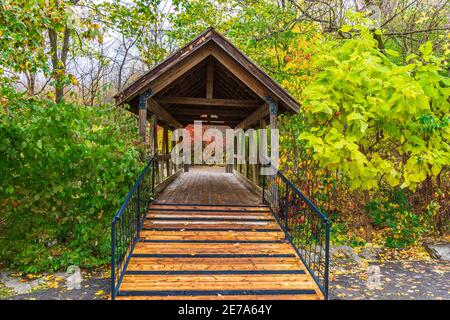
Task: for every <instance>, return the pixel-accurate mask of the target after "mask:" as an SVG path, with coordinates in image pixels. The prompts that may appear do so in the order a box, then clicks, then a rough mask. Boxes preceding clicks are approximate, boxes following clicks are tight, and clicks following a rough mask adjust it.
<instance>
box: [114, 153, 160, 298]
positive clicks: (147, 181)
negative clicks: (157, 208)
mask: <svg viewBox="0 0 450 320" xmlns="http://www.w3.org/2000/svg"><path fill="white" fill-rule="evenodd" d="M156 164H157V155H155V156H153V157H152V158H151V159H150V161H149V162H148V164H147V165H146V166H145V168H144V169H143V170H142V172H141V173H140V174H139V176H138V178H137V179H136V182H135V183H134V185H133V187H132V188H131V190H130V191H129V192H128V194H127V196H126V197H125V200H124V202H123V203H122V205H121V206H120V209H119V210H118V211H117V214H116V215H115V217H114V219H113V220H112V224H111V299H113V300H114V299H115V297H116V295H117V293H118V291H119V288H120V284H121V282H122V279H123V276H124V274H125V270H126V268H127V265H128V262H129V260H130V257H131V254H132V252H133V249H134V246H135V245H136V243H137V242H138V240H139V234H140V230H141V228H142V226H143V223H144V221H145V215H146V213H147V208H148V205H149V204H150V202H151V201H152V200H153V199H154V194H155V165H156Z"/></svg>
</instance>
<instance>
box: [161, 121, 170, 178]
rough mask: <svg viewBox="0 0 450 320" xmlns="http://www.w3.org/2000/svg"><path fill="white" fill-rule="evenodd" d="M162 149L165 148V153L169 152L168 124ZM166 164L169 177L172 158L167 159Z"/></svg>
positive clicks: (165, 127) (165, 128) (164, 132)
mask: <svg viewBox="0 0 450 320" xmlns="http://www.w3.org/2000/svg"><path fill="white" fill-rule="evenodd" d="M162 149H163V153H164V154H169V128H168V127H167V125H165V126H164V131H163V146H162ZM165 165H166V173H167V177H169V176H170V159H167V160H165Z"/></svg>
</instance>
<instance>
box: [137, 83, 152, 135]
mask: <svg viewBox="0 0 450 320" xmlns="http://www.w3.org/2000/svg"><path fill="white" fill-rule="evenodd" d="M151 95H152V90H150V89H148V90H147V91H145V92H144V93H142V94H141V95H140V96H139V134H140V136H141V137H142V140H144V142H145V141H146V137H145V136H146V131H147V100H148V98H149V97H150V96H151Z"/></svg>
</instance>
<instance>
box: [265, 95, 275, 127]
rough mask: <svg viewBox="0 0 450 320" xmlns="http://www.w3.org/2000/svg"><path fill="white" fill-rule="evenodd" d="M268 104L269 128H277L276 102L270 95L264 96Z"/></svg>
mask: <svg viewBox="0 0 450 320" xmlns="http://www.w3.org/2000/svg"><path fill="white" fill-rule="evenodd" d="M264 99H265V100H266V102H267V104H268V105H269V117H270V129H278V119H277V117H278V103H277V101H275V100H273V99H272V98H271V97H264Z"/></svg>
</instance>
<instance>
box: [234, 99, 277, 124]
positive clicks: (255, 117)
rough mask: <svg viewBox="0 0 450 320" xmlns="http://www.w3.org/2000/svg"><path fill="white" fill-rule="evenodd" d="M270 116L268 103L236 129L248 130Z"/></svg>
mask: <svg viewBox="0 0 450 320" xmlns="http://www.w3.org/2000/svg"><path fill="white" fill-rule="evenodd" d="M268 115H269V106H268V104H267V103H264V104H263V105H262V106H261V107H259V108H258V109H257V110H256V111H255V112H253V113H252V114H251V115H249V116H248V117H247V118H245V119H244V120H242V122H240V123H239V124H238V125H237V126H236V128H239V129H247V128H249V127H251V126H252V125H254V124H255V123H257V122H258V121H260V120H261V119H264V118H266V117H267V116H268Z"/></svg>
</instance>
